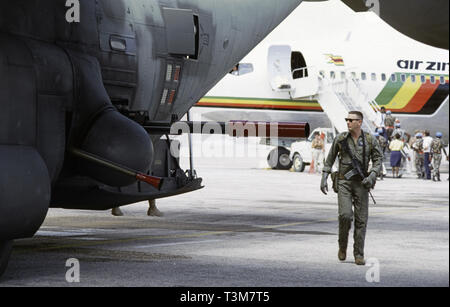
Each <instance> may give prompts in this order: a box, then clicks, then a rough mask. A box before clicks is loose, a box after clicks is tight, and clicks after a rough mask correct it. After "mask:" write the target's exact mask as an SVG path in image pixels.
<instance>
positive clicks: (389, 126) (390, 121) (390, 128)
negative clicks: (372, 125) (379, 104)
mask: <svg viewBox="0 0 450 307" xmlns="http://www.w3.org/2000/svg"><path fill="white" fill-rule="evenodd" d="M384 125H385V127H386V136H387V141H388V142H390V141H391V138H392V132H394V128H395V127H394V125H395V118H394V117H393V116H392V112H391V111H386V118H385V120H384Z"/></svg>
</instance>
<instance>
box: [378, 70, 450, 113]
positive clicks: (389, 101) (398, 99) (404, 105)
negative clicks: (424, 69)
mask: <svg viewBox="0 0 450 307" xmlns="http://www.w3.org/2000/svg"><path fill="white" fill-rule="evenodd" d="M401 75H404V76H405V77H406V81H405V82H403V81H402V80H401ZM412 75H413V74H402V73H396V78H395V80H396V81H392V79H389V81H388V83H387V84H386V86H385V87H384V88H383V90H382V91H381V92H380V94H379V95H378V97H377V98H376V99H375V100H376V102H377V103H378V104H379V105H380V106H384V107H385V108H386V109H388V110H391V111H393V112H396V113H409V114H433V113H434V112H435V111H436V110H437V109H438V108H439V107H440V105H441V104H442V103H443V102H444V100H445V99H446V97H447V96H448V92H449V78H448V76H446V77H445V83H444V84H441V83H440V80H439V77H440V76H439V75H434V77H435V79H436V82H435V83H431V76H432V75H426V82H425V83H422V82H421V81H420V75H416V80H415V82H413V80H412V78H411V76H412Z"/></svg>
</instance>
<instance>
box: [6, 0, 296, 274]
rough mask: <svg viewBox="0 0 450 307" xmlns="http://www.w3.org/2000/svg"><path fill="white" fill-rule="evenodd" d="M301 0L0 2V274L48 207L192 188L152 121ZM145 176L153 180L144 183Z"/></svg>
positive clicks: (97, 206)
mask: <svg viewBox="0 0 450 307" xmlns="http://www.w3.org/2000/svg"><path fill="white" fill-rule="evenodd" d="M300 3H301V0H283V1H272V0H247V1H238V0H230V1H220V0H209V1H203V0H80V1H77V0H68V1H66V0H46V1H41V0H17V1H1V2H0V81H1V82H0V257H1V259H2V260H1V262H0V275H1V273H2V271H3V270H4V267H5V264H4V263H5V262H4V261H3V259H7V258H8V257H6V256H5V255H6V254H7V253H8V251H9V250H10V247H11V244H10V242H11V240H14V239H17V238H24V237H29V236H32V235H33V234H34V233H35V232H36V231H37V229H38V228H39V227H40V225H41V224H42V222H43V220H44V218H45V216H46V214H47V211H48V208H49V207H61V208H75V209H93V210H105V209H109V208H113V207H117V206H121V205H125V204H131V203H134V202H138V201H143V200H153V199H156V198H161V197H167V196H172V195H176V194H181V193H186V192H190V191H194V190H197V189H200V188H202V185H201V178H196V176H193V175H192V174H190V175H189V174H186V173H185V172H184V171H183V170H182V169H181V168H180V166H179V163H178V159H177V157H176V156H174V155H172V154H171V151H170V148H171V147H173V146H174V145H175V147H176V145H177V144H176V142H175V141H172V140H170V139H169V138H168V137H167V138H164V137H163V138H161V133H152V131H151V129H145V127H146V126H148V127H151V126H152V125H151V124H152V123H154V122H167V123H170V122H172V121H175V120H177V119H178V118H179V119H181V118H182V116H183V115H184V114H185V113H186V112H187V111H188V110H189V109H190V108H191V107H192V106H193V105H194V104H195V103H196V102H197V101H198V100H199V99H200V98H201V97H202V96H203V95H204V94H205V93H207V92H208V90H209V89H211V88H212V87H213V86H214V85H215V84H216V83H217V82H218V81H219V80H220V79H221V78H222V77H223V76H224V75H225V74H226V73H228V72H229V71H230V70H231V68H232V67H233V66H234V65H236V63H238V62H239V61H240V60H241V59H242V58H243V57H244V56H245V55H246V54H247V53H248V52H249V51H250V50H251V49H252V48H253V47H254V46H256V45H257V44H258V43H259V42H260V41H261V40H262V39H263V38H264V37H265V36H266V35H267V34H268V33H269V32H270V31H272V30H273V29H274V28H275V26H276V25H278V24H279V23H280V22H281V21H282V20H283V19H284V18H285V17H286V16H287V15H288V14H289V13H290V12H291V11H292V10H293V9H294V8H295V7H297V6H298V5H299V4H300ZM143 178H144V179H145V178H146V179H148V178H150V179H151V180H153V179H155V178H156V179H158V180H157V182H158V183H157V184H156V185H151V184H147V182H151V180H150V181H149V180H147V181H146V180H144V179H143Z"/></svg>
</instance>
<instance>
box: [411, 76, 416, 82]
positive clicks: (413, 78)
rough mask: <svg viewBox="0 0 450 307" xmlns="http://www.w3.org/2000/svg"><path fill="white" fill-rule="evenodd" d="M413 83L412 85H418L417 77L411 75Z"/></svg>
mask: <svg viewBox="0 0 450 307" xmlns="http://www.w3.org/2000/svg"><path fill="white" fill-rule="evenodd" d="M411 82H412V83H416V82H417V78H416V75H411Z"/></svg>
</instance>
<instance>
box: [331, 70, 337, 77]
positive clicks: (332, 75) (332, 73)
mask: <svg viewBox="0 0 450 307" xmlns="http://www.w3.org/2000/svg"><path fill="white" fill-rule="evenodd" d="M330 78H331V79H334V78H336V74H335V73H334V71H330Z"/></svg>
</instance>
